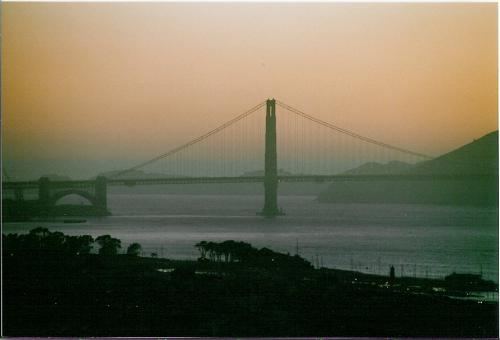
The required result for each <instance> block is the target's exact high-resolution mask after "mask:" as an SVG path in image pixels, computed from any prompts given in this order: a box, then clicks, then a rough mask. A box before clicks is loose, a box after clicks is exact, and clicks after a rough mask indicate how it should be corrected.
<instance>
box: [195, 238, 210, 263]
mask: <svg viewBox="0 0 500 340" xmlns="http://www.w3.org/2000/svg"><path fill="white" fill-rule="evenodd" d="M195 247H196V248H198V250H199V251H200V255H201V258H202V259H205V258H206V255H207V241H201V242H198V243H196V244H195Z"/></svg>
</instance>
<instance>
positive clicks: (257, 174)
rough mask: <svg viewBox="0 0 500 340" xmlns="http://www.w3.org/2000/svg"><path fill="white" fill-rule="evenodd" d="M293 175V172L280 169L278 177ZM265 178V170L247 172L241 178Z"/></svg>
mask: <svg viewBox="0 0 500 340" xmlns="http://www.w3.org/2000/svg"><path fill="white" fill-rule="evenodd" d="M291 175H293V174H292V173H291V172H289V171H286V170H283V169H278V176H291ZM261 176H264V170H255V171H247V172H244V173H243V174H242V175H241V177H261Z"/></svg>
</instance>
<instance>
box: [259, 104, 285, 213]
mask: <svg viewBox="0 0 500 340" xmlns="http://www.w3.org/2000/svg"><path fill="white" fill-rule="evenodd" d="M266 104H267V105H266V144H265V145H266V146H265V148H266V150H265V164H264V208H263V209H262V213H261V214H262V215H263V216H268V217H273V216H277V215H283V212H282V211H281V210H280V209H279V208H278V154H277V148H276V100H274V99H268V100H267V102H266Z"/></svg>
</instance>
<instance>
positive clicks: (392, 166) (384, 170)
mask: <svg viewBox="0 0 500 340" xmlns="http://www.w3.org/2000/svg"><path fill="white" fill-rule="evenodd" d="M412 167H413V165H412V164H409V163H405V162H400V161H391V162H388V163H386V164H382V163H377V162H369V163H365V164H363V165H360V166H358V167H357V168H354V169H350V170H347V171H345V172H343V173H342V174H344V175H394V174H400V173H402V172H404V171H407V170H409V169H411V168H412Z"/></svg>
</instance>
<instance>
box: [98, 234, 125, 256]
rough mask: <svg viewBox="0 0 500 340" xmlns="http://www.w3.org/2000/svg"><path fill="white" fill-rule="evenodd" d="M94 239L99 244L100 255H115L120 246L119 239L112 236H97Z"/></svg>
mask: <svg viewBox="0 0 500 340" xmlns="http://www.w3.org/2000/svg"><path fill="white" fill-rule="evenodd" d="M95 240H96V242H97V243H98V244H99V245H100V246H101V248H100V249H99V254H100V255H106V256H109V255H116V254H117V253H118V249H120V248H121V247H122V246H121V241H120V240H119V239H117V238H113V237H111V236H109V235H102V236H99V237H98V238H96V239H95Z"/></svg>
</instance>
